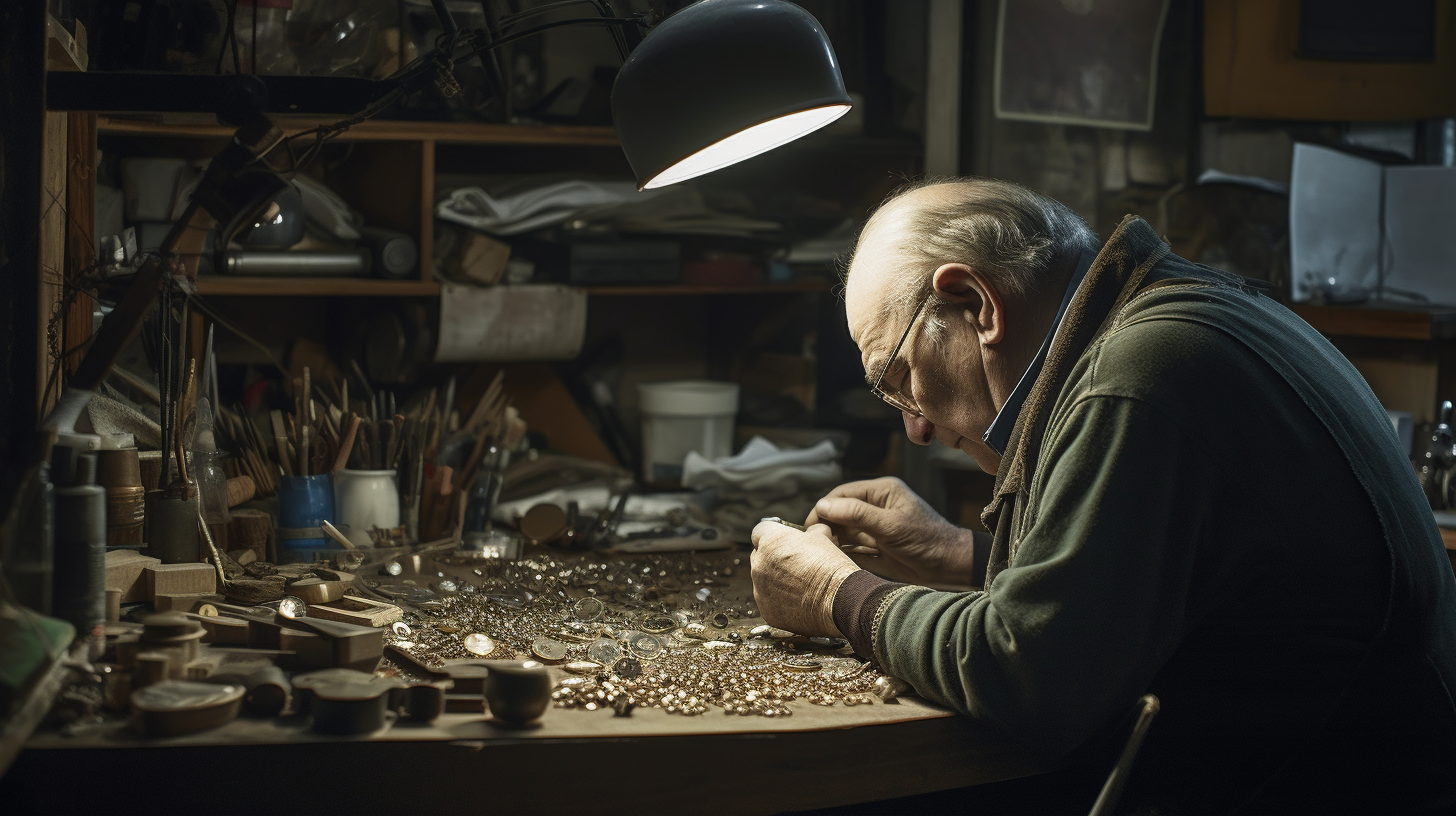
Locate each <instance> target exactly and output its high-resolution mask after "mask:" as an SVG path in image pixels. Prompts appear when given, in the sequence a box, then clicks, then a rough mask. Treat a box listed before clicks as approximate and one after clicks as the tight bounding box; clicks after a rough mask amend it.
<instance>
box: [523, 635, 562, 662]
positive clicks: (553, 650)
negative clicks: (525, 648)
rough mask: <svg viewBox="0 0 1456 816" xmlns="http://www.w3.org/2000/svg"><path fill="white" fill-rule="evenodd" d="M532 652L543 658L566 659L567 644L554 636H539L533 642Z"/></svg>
mask: <svg viewBox="0 0 1456 816" xmlns="http://www.w3.org/2000/svg"><path fill="white" fill-rule="evenodd" d="M531 654H533V655H535V656H536V657H538V658H540V659H541V660H550V661H553V662H554V661H558V660H565V659H566V644H565V643H562V642H561V641H559V640H556V639H554V638H549V637H538V638H536V639H535V640H534V641H532V642H531Z"/></svg>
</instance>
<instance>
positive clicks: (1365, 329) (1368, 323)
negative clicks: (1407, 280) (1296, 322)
mask: <svg viewBox="0 0 1456 816" xmlns="http://www.w3.org/2000/svg"><path fill="white" fill-rule="evenodd" d="M1290 308H1291V309H1293V310H1294V313H1295V314H1297V315H1299V316H1300V317H1302V318H1304V321H1305V322H1306V323H1308V324H1309V325H1311V326H1313V327H1314V328H1315V330H1316V331H1318V332H1320V333H1321V334H1330V335H1335V336H1337V337H1373V338H1378V339H1383V340H1448V339H1451V338H1456V310H1452V309H1427V310H1416V309H1409V308H1399V307H1389V306H1382V305H1379V304H1375V305H1368V306H1363V305H1362V306H1315V305H1312V304H1308V303H1295V304H1293V305H1291V306H1290Z"/></svg>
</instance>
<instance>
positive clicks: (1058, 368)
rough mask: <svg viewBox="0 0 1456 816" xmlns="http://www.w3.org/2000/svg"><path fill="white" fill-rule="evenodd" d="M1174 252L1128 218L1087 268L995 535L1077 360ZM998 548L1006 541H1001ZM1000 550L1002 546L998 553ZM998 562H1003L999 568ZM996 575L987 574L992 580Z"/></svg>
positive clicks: (1040, 382)
mask: <svg viewBox="0 0 1456 816" xmlns="http://www.w3.org/2000/svg"><path fill="white" fill-rule="evenodd" d="M1168 253H1169V249H1168V245H1167V244H1165V243H1164V242H1163V241H1162V239H1160V238H1159V237H1158V234H1157V233H1156V232H1154V231H1153V228H1152V227H1150V226H1148V223H1147V222H1146V221H1144V220H1142V219H1141V218H1138V217H1137V216H1133V215H1129V216H1128V217H1126V218H1124V219H1123V221H1122V223H1121V224H1119V225H1118V227H1117V229H1116V230H1115V231H1114V232H1113V233H1112V236H1111V237H1109V238H1108V239H1107V243H1106V244H1104V245H1103V247H1102V250H1101V251H1100V252H1098V253H1097V257H1096V258H1095V259H1093V261H1092V263H1091V266H1090V267H1089V268H1088V269H1087V272H1086V276H1085V277H1084V279H1083V281H1082V283H1081V285H1079V286H1077V287H1076V289H1075V291H1074V292H1073V294H1072V298H1071V301H1070V302H1069V303H1068V304H1067V307H1066V310H1065V313H1064V314H1063V315H1062V318H1061V320H1060V321H1059V322H1058V326H1057V329H1056V331H1055V332H1054V336H1053V338H1052V342H1051V345H1050V347H1049V348H1048V349H1047V354H1046V357H1045V358H1044V360H1043V363H1042V366H1041V370H1040V371H1039V372H1038V373H1037V374H1036V376H1035V378H1034V381H1033V383H1032V385H1031V387H1030V388H1029V389H1028V391H1027V395H1026V398H1025V400H1024V402H1023V404H1022V406H1021V407H1020V410H1018V411H1017V413H1016V420H1015V423H1014V424H1013V426H1012V430H1011V434H1010V438H1009V439H1008V440H1007V443H1006V451H1007V453H1006V455H1004V456H1003V457H1002V459H1001V466H1000V467H999V468H997V471H996V486H995V489H994V491H993V497H992V499H991V504H990V505H988V506H987V507H986V509H985V511H984V512H983V513H982V514H981V519H982V521H983V522H984V523H985V524H986V527H987V529H990V530H996V529H997V523H998V521H1004V519H998V518H997V517H998V516H999V515H1000V513H1001V510H1002V508H1003V506H1005V505H1006V504H1007V502H1006V500H1007V498H1008V497H1012V498H1014V497H1015V496H1016V495H1017V494H1019V493H1020V492H1021V491H1022V490H1023V488H1024V487H1025V485H1026V482H1027V480H1028V477H1029V474H1031V473H1034V472H1035V470H1036V466H1037V457H1038V455H1039V454H1040V448H1041V442H1042V436H1043V433H1044V432H1045V430H1046V423H1047V418H1048V415H1049V414H1050V412H1051V408H1052V406H1053V405H1054V404H1055V401H1056V397H1057V395H1058V394H1060V393H1061V390H1062V387H1063V386H1064V385H1065V384H1066V381H1067V377H1068V376H1069V375H1070V373H1071V371H1072V368H1073V367H1074V366H1075V365H1076V363H1077V360H1078V359H1080V358H1081V356H1082V354H1083V353H1084V352H1085V351H1086V350H1087V349H1088V348H1090V347H1091V345H1092V344H1093V342H1095V340H1096V339H1097V338H1098V337H1100V336H1101V335H1102V333H1103V332H1105V331H1106V330H1107V327H1108V324H1109V323H1110V322H1111V321H1110V318H1111V316H1112V315H1115V314H1116V313H1117V312H1118V311H1119V310H1120V309H1121V308H1122V306H1123V305H1124V304H1125V303H1127V301H1128V300H1129V299H1130V298H1131V297H1132V296H1133V294H1134V293H1136V292H1137V290H1138V288H1139V287H1140V286H1141V284H1142V282H1143V278H1144V277H1145V276H1146V275H1147V273H1148V270H1149V269H1151V268H1152V267H1153V265H1154V264H1156V263H1157V262H1158V261H1160V260H1162V259H1163V258H1164V257H1165V256H1167V255H1168ZM996 539H997V542H998V544H999V543H1000V542H1001V541H1002V540H1003V536H1002V535H1000V534H999V531H998V535H997V536H996ZM997 549H999V547H998V548H997ZM1009 557H1010V553H1007V552H1004V551H1002V552H996V551H994V550H993V552H992V554H991V561H992V563H991V569H992V570H993V571H994V570H996V569H997V567H998V566H1004V565H1005V563H1006V560H1007V559H1008V558H1009ZM998 562H1000V563H999V564H998ZM990 577H991V576H990V575H988V576H987V578H988V580H989V578H990Z"/></svg>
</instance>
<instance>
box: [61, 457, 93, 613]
mask: <svg viewBox="0 0 1456 816" xmlns="http://www.w3.org/2000/svg"><path fill="white" fill-rule="evenodd" d="M95 479H96V455H95V454H93V453H84V454H81V455H80V456H79V457H78V458H77V460H76V467H75V471H74V475H73V477H72V478H71V480H70V481H69V482H68V483H67V484H66V485H65V486H64V487H60V488H57V489H56V528H55V529H56V547H55V552H56V558H55V595H54V600H53V602H52V608H53V609H54V610H55V615H56V617H58V618H61V619H63V620H66V621H69V622H70V623H71V624H72V625H73V626H75V627H76V632H77V634H79V635H82V636H86V635H91V634H98V635H99V634H100V632H101V627H102V626H103V625H104V624H105V623H106V491H105V490H104V489H103V488H102V487H100V486H99V485H97V484H95Z"/></svg>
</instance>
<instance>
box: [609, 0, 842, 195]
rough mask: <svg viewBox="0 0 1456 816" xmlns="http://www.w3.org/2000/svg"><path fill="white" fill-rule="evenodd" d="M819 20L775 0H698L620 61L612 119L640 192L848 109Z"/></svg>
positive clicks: (768, 145) (769, 145)
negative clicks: (700, 0)
mask: <svg viewBox="0 0 1456 816" xmlns="http://www.w3.org/2000/svg"><path fill="white" fill-rule="evenodd" d="M850 107H851V101H850V97H849V92H848V91H846V90H845V89H844V79H843V77H841V76H840V72H839V62H838V60H837V59H836V58H835V56H834V49H833V48H832V47H831V46H830V44H829V38H828V36H827V35H825V33H824V28H823V27H822V26H820V25H819V21H818V20H815V19H814V17H813V16H812V15H811V14H809V13H808V12H807V11H804V10H803V9H801V8H799V7H798V6H796V5H794V4H792V3H788V2H784V0H702V2H699V3H695V4H694V5H691V6H689V7H687V8H685V9H683V10H682V11H680V12H678V13H676V14H674V15H673V16H671V17H669V18H667V20H665V21H663V22H662V24H660V25H658V26H657V27H656V28H654V29H653V30H652V31H651V32H650V33H649V34H648V35H647V37H646V38H645V39H643V41H642V43H641V44H640V45H638V46H637V47H636V48H635V49H634V50H633V51H632V54H631V56H629V57H628V58H627V61H626V62H625V63H624V64H623V65H622V70H621V72H620V73H619V74H618V75H617V81H616V84H615V85H614V86H613V87H612V118H613V121H614V122H615V124H616V127H617V137H618V139H619V140H620V142H621V145H622V152H623V153H625V154H626V155H627V161H628V162H629V163H630V164H631V165H632V172H633V173H634V174H635V175H636V177H637V187H638V189H641V190H646V189H650V188H653V187H663V186H666V185H668V184H674V183H676V182H679V181H685V180H687V179H690V178H694V177H696V176H700V175H703V174H704V173H708V172H712V171H713V170H718V169H720V168H723V167H727V166H728V165H730V164H735V163H737V162H740V161H743V160H744V159H747V158H751V157H753V156H756V155H758V154H760V153H763V152H765V151H768V150H772V149H773V148H775V147H778V146H780V145H783V144H786V143H788V142H791V141H793V140H795V139H797V138H799V137H801V136H805V135H807V134H809V133H812V132H813V131H816V130H818V129H819V128H822V127H824V126H825V125H827V124H829V123H830V122H833V121H834V120H835V119H838V118H839V117H841V116H843V115H844V114H845V113H848V112H849V109H850Z"/></svg>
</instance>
